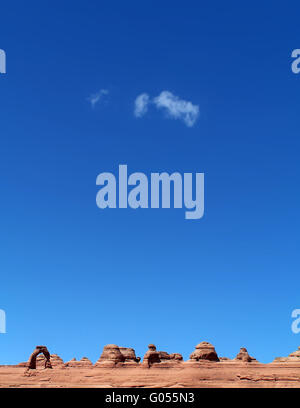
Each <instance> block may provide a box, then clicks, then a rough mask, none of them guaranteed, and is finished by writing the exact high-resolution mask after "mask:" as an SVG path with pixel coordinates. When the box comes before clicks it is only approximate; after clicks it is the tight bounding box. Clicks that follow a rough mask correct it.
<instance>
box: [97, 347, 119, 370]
mask: <svg viewBox="0 0 300 408" xmlns="http://www.w3.org/2000/svg"><path fill="white" fill-rule="evenodd" d="M124 362H125V357H124V355H123V354H122V353H121V351H120V348H119V346H117V345H116V344H107V345H106V346H104V347H103V351H102V354H101V356H100V358H99V360H98V361H97V362H96V364H95V367H98V366H107V367H111V366H115V365H116V364H118V363H124Z"/></svg>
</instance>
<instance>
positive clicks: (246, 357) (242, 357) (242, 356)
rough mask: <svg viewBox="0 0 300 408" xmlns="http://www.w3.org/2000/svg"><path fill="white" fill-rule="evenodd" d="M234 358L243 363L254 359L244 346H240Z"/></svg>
mask: <svg viewBox="0 0 300 408" xmlns="http://www.w3.org/2000/svg"><path fill="white" fill-rule="evenodd" d="M235 360H239V361H243V362H245V363H251V362H253V361H256V359H255V358H253V357H251V356H249V354H248V351H247V349H246V348H245V347H241V348H240V352H239V353H238V354H237V356H236V357H235Z"/></svg>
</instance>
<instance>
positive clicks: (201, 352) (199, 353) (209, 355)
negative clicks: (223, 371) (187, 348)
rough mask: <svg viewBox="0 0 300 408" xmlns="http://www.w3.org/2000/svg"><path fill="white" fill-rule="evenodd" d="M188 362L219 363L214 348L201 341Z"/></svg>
mask: <svg viewBox="0 0 300 408" xmlns="http://www.w3.org/2000/svg"><path fill="white" fill-rule="evenodd" d="M190 360H192V361H199V360H208V361H220V360H219V357H218V355H217V353H216V350H215V348H214V346H213V345H212V344H210V343H208V342H207V341H202V343H199V344H198V345H197V346H196V347H195V351H193V353H192V354H191V355H190Z"/></svg>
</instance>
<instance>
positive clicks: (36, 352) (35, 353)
mask: <svg viewBox="0 0 300 408" xmlns="http://www.w3.org/2000/svg"><path fill="white" fill-rule="evenodd" d="M41 353H43V354H44V356H45V368H52V365H51V362H50V353H49V351H48V349H47V347H46V346H36V348H35V350H34V351H33V353H32V354H31V356H30V357H29V361H28V368H30V369H32V370H35V369H36V358H37V356H38V355H39V354H41Z"/></svg>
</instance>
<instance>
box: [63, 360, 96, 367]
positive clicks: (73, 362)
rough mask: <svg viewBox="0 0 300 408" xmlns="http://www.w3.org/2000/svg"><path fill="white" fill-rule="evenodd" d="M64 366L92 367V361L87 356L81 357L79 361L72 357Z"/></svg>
mask: <svg viewBox="0 0 300 408" xmlns="http://www.w3.org/2000/svg"><path fill="white" fill-rule="evenodd" d="M65 367H78V368H89V367H93V363H92V362H91V360H89V359H88V358H87V357H82V359H81V360H79V361H78V360H76V358H72V360H70V361H68V362H67V363H65Z"/></svg>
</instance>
